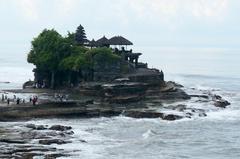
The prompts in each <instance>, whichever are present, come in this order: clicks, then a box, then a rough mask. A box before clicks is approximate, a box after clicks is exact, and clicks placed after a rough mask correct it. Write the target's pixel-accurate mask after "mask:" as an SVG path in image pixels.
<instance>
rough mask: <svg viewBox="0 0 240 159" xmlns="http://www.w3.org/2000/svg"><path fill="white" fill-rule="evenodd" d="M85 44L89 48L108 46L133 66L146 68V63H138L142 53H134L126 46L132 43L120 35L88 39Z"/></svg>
mask: <svg viewBox="0 0 240 159" xmlns="http://www.w3.org/2000/svg"><path fill="white" fill-rule="evenodd" d="M85 45H86V46H88V47H90V48H97V47H108V48H112V50H113V52H114V53H115V54H117V55H119V56H121V57H122V59H123V60H125V61H126V62H129V63H130V64H132V67H134V68H147V64H145V63H139V57H140V56H141V55H142V53H134V52H133V51H132V49H130V50H128V49H127V48H128V46H130V45H133V43H132V42H131V41H129V40H127V39H126V38H124V37H122V36H114V37H112V38H110V39H108V38H106V37H105V36H103V37H102V38H100V39H99V40H97V41H95V40H94V39H93V40H92V41H88V42H87V43H86V44H85Z"/></svg>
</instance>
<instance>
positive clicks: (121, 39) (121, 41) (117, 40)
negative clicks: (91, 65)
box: [108, 36, 133, 45]
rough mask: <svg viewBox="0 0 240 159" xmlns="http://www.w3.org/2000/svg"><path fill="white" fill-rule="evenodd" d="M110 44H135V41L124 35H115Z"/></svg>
mask: <svg viewBox="0 0 240 159" xmlns="http://www.w3.org/2000/svg"><path fill="white" fill-rule="evenodd" d="M108 42H109V44H110V45H133V43H132V42H131V41H129V40H127V39H125V38H124V37H122V36H114V37H112V38H111V39H109V41H108Z"/></svg>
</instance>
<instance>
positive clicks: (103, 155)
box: [0, 47, 240, 159]
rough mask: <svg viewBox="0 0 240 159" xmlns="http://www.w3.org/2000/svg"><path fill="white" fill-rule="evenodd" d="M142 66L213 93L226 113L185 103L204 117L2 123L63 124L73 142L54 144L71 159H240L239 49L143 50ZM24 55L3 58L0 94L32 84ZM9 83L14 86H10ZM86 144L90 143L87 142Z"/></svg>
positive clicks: (189, 87) (188, 88) (188, 87)
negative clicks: (225, 104)
mask: <svg viewBox="0 0 240 159" xmlns="http://www.w3.org/2000/svg"><path fill="white" fill-rule="evenodd" d="M137 51H138V52H142V53H143V55H142V57H141V61H143V62H147V63H148V66H149V67H150V68H158V69H160V70H163V71H164V73H165V80H171V81H175V82H178V83H180V84H182V85H184V86H185V88H184V90H185V91H186V92H188V93H192V91H193V90H194V91H195V92H194V93H199V94H200V93H202V92H206V91H207V92H211V93H214V94H218V95H221V96H222V97H223V98H225V99H227V100H228V101H229V102H231V105H230V106H229V107H227V108H226V109H221V108H215V107H214V106H212V105H209V104H208V103H201V102H199V103H196V102H194V101H192V100H188V101H184V102H182V104H186V105H188V106H189V107H196V108H201V109H205V110H206V114H207V116H206V117H199V116H195V117H193V118H191V119H182V120H178V121H171V122H170V121H163V120H161V119H144V118H143V119H133V118H128V117H124V116H118V117H112V118H92V119H51V120H50V119H44V120H32V121H27V122H14V123H8V122H5V123H3V122H1V123H0V124H1V125H2V126H6V127H8V126H11V125H15V126H16V125H22V124H26V123H34V124H48V125H51V124H52V125H54V124H61V125H69V126H72V127H73V131H74V132H75V134H74V135H73V139H72V143H69V144H65V145H56V147H57V148H61V149H64V150H66V151H68V152H71V156H70V157H63V158H70V159H71V158H74V159H75V158H76V159H78V158H86V159H239V158H240V104H239V103H240V49H236V48H204V47H201V48H189V47H188V48H184V47H178V48H171V47H139V48H138V49H137ZM32 69H33V66H32V65H30V64H28V63H27V62H26V54H21V53H19V52H18V53H8V54H4V53H1V56H0V89H1V90H3V89H17V88H21V87H22V84H23V82H25V81H27V80H29V79H33V73H32ZM6 82H10V83H6ZM82 140H85V141H87V142H86V143H83V142H82Z"/></svg>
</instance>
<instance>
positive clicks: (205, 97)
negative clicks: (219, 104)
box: [190, 95, 209, 99]
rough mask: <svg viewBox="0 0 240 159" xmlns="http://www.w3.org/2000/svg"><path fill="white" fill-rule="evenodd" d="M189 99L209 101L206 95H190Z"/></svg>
mask: <svg viewBox="0 0 240 159" xmlns="http://www.w3.org/2000/svg"><path fill="white" fill-rule="evenodd" d="M190 97H196V98H204V99H209V96H208V95H190Z"/></svg>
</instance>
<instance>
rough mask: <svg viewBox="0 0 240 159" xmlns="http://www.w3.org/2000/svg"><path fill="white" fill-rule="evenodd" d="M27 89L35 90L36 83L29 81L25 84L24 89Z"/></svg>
mask: <svg viewBox="0 0 240 159" xmlns="http://www.w3.org/2000/svg"><path fill="white" fill-rule="evenodd" d="M26 88H35V82H34V81H27V82H25V83H24V84H23V89H26Z"/></svg>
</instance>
